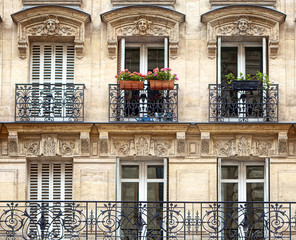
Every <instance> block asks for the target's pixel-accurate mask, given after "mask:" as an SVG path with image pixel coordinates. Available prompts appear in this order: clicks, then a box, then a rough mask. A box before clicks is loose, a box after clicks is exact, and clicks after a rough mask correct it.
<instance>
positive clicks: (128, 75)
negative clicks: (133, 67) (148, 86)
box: [115, 69, 146, 81]
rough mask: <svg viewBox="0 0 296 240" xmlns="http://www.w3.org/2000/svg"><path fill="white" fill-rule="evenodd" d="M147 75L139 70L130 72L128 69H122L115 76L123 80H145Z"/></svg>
mask: <svg viewBox="0 0 296 240" xmlns="http://www.w3.org/2000/svg"><path fill="white" fill-rule="evenodd" d="M145 77H146V75H144V74H142V73H138V72H130V71H129V70H128V69H125V70H124V71H121V72H120V73H119V75H116V76H115V78H117V80H121V81H144V79H145Z"/></svg>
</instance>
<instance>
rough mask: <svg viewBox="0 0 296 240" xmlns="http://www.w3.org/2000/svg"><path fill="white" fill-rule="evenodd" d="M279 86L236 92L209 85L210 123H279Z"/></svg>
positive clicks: (225, 86)
mask: <svg viewBox="0 0 296 240" xmlns="http://www.w3.org/2000/svg"><path fill="white" fill-rule="evenodd" d="M278 93H279V90H278V84H272V85H270V86H266V87H263V86H262V85H259V86H258V88H257V90H244V91H241V90H240V91H236V90H233V89H232V88H231V85H228V84H226V85H222V84H209V122H251V123H254V122H258V123H261V122H278V103H279V97H278V96H279V95H278Z"/></svg>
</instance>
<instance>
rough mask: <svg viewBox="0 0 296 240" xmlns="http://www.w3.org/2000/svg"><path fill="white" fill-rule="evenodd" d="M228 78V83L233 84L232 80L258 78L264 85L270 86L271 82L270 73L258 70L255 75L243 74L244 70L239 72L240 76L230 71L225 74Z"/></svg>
mask: <svg viewBox="0 0 296 240" xmlns="http://www.w3.org/2000/svg"><path fill="white" fill-rule="evenodd" d="M225 77H226V79H227V83H228V84H231V83H232V81H252V80H258V81H259V82H261V83H262V84H263V85H267V86H269V85H270V84H271V83H270V81H269V78H268V75H267V74H266V73H262V72H259V71H257V73H256V75H255V76H251V75H250V74H245V75H244V74H243V73H242V72H241V73H240V74H239V77H235V75H234V74H233V73H229V74H226V75H225Z"/></svg>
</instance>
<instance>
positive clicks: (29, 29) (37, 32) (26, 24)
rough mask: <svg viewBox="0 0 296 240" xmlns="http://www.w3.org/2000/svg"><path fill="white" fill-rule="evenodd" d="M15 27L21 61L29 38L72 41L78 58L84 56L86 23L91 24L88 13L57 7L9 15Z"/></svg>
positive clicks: (25, 52) (25, 53)
mask: <svg viewBox="0 0 296 240" xmlns="http://www.w3.org/2000/svg"><path fill="white" fill-rule="evenodd" d="M12 18H13V21H14V22H15V23H17V25H18V49H19V56H20V58H21V59H25V58H26V57H27V49H28V45H29V39H30V38H34V40H35V39H36V40H37V41H38V39H39V38H40V39H42V40H43V39H44V37H46V38H48V39H49V40H50V39H51V38H53V37H54V40H55V41H64V40H63V39H65V37H68V38H67V39H66V41H73V40H74V44H75V53H76V57H77V58H82V57H83V49H84V38H85V24H86V23H88V22H89V21H90V17H89V15H88V14H86V13H83V12H81V11H78V10H74V9H72V8H66V7H58V6H47V8H45V6H41V7H33V8H29V9H27V10H24V11H20V12H17V13H15V14H13V15H12Z"/></svg>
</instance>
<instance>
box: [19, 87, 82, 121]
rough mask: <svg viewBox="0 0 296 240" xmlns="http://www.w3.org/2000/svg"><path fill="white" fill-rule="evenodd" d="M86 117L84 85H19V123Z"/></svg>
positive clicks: (71, 119)
mask: <svg viewBox="0 0 296 240" xmlns="http://www.w3.org/2000/svg"><path fill="white" fill-rule="evenodd" d="M83 120H84V84H35V83H33V84H16V87H15V121H16V122H32V121H33V122H38V121H42V122H43V121H53V122H65V121H79V122H82V121H83Z"/></svg>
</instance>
